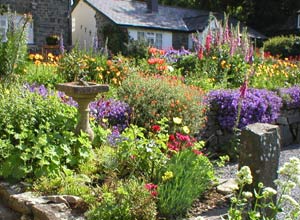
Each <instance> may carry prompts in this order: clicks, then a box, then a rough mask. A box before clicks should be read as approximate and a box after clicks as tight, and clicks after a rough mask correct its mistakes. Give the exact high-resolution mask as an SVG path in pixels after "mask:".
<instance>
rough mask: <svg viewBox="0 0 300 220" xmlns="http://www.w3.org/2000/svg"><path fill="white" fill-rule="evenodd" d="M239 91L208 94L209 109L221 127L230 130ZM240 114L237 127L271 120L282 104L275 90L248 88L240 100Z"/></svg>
mask: <svg viewBox="0 0 300 220" xmlns="http://www.w3.org/2000/svg"><path fill="white" fill-rule="evenodd" d="M239 99H240V92H239V91H238V90H216V91H212V92H210V93H209V95H208V102H209V105H210V108H211V111H214V112H215V113H216V115H217V120H218V122H219V125H220V127H221V128H222V129H226V130H229V131H232V129H233V128H234V126H235V123H236V120H237V116H238V115H237V113H238V105H239ZM241 101H242V103H241V114H240V120H239V123H238V128H243V127H245V126H246V125H248V124H252V123H256V122H263V123H270V122H273V121H274V120H275V119H276V118H277V117H278V115H279V111H280V108H281V106H282V102H281V98H280V97H278V96H277V95H276V93H275V92H271V91H267V90H264V89H249V90H248V91H247V93H246V96H245V98H244V99H242V100H241Z"/></svg>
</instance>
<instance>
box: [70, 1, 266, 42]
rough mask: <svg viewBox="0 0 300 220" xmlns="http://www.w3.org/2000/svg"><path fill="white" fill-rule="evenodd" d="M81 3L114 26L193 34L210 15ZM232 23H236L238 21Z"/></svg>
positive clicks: (123, 3) (142, 5)
mask: <svg viewBox="0 0 300 220" xmlns="http://www.w3.org/2000/svg"><path fill="white" fill-rule="evenodd" d="M84 1H85V2H86V3H87V4H89V5H90V6H91V7H92V8H94V9H95V10H96V11H98V12H100V13H102V14H104V15H105V16H106V17H107V18H109V19H110V20H112V21H113V22H114V23H116V24H118V25H121V26H126V27H128V26H132V27H139V28H152V29H163V30H169V31H184V32H195V31H197V30H199V31H201V30H203V29H204V28H205V27H206V26H207V25H208V20H209V12H208V11H203V10H195V9H187V8H180V7H173V6H163V5H159V6H158V12H155V13H148V12H147V4H146V2H140V1H135V0H84ZM75 7H76V6H75ZM215 15H216V17H217V19H223V15H222V14H220V13H215ZM231 20H232V19H231ZM233 21H234V20H232V22H233ZM235 23H236V24H237V22H235ZM248 32H249V33H250V35H252V36H253V37H254V36H255V37H259V38H265V36H264V35H261V34H260V33H258V32H257V31H255V30H253V29H251V28H248Z"/></svg>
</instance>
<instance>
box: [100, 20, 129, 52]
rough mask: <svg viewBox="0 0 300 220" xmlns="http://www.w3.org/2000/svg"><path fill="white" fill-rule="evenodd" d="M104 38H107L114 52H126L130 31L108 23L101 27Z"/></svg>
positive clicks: (110, 48) (109, 47) (108, 44)
mask: <svg viewBox="0 0 300 220" xmlns="http://www.w3.org/2000/svg"><path fill="white" fill-rule="evenodd" d="M101 35H102V36H103V39H107V40H108V42H107V47H108V49H109V50H110V51H111V52H112V53H113V54H117V53H124V52H125V51H126V43H128V38H129V36H128V33H127V31H126V29H123V28H120V27H119V26H117V25H114V24H106V25H104V26H103V27H102V29H101Z"/></svg>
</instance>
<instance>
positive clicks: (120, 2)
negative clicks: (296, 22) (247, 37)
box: [72, 0, 264, 49]
mask: <svg viewBox="0 0 300 220" xmlns="http://www.w3.org/2000/svg"><path fill="white" fill-rule="evenodd" d="M219 17H220V16H219ZM209 18H210V12H209V11H204V10H195V9H187V8H180V7H172V6H164V5H159V4H158V1H157V0H146V1H144V2H141V1H136V0H78V1H76V2H75V4H74V6H73V9H72V39H73V42H74V43H76V42H77V43H78V44H79V45H80V46H83V47H87V48H89V47H91V46H92V43H93V38H94V37H95V36H97V38H98V39H99V40H100V44H101V43H102V44H103V43H104V41H105V39H103V34H102V33H101V32H102V30H103V28H104V27H105V26H107V25H114V26H117V27H119V28H120V29H121V30H123V31H124V32H126V33H128V35H129V37H130V38H131V39H134V40H145V41H147V42H148V43H149V44H151V45H153V46H155V47H157V48H162V49H168V48H170V47H173V48H175V49H179V48H181V47H182V46H183V47H185V48H192V47H193V41H192V34H193V33H196V32H198V33H205V31H207V30H208V28H209V26H210V22H209V20H210V19H209ZM248 32H251V33H250V34H252V36H253V37H254V38H256V37H257V38H263V37H264V36H263V35H261V34H259V33H258V32H256V31H254V30H253V29H250V28H248ZM110 37H112V36H111V35H110Z"/></svg>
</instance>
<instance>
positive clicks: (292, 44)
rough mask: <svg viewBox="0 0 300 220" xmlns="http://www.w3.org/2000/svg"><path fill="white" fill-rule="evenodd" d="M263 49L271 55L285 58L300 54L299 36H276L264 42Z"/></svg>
mask: <svg viewBox="0 0 300 220" xmlns="http://www.w3.org/2000/svg"><path fill="white" fill-rule="evenodd" d="M264 50H265V51H267V52H270V54H271V55H273V56H279V57H280V58H286V57H290V56H297V55H299V54H300V52H299V51H300V37H299V36H293V35H291V36H277V37H273V38H270V39H268V40H267V41H265V42H264Z"/></svg>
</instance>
